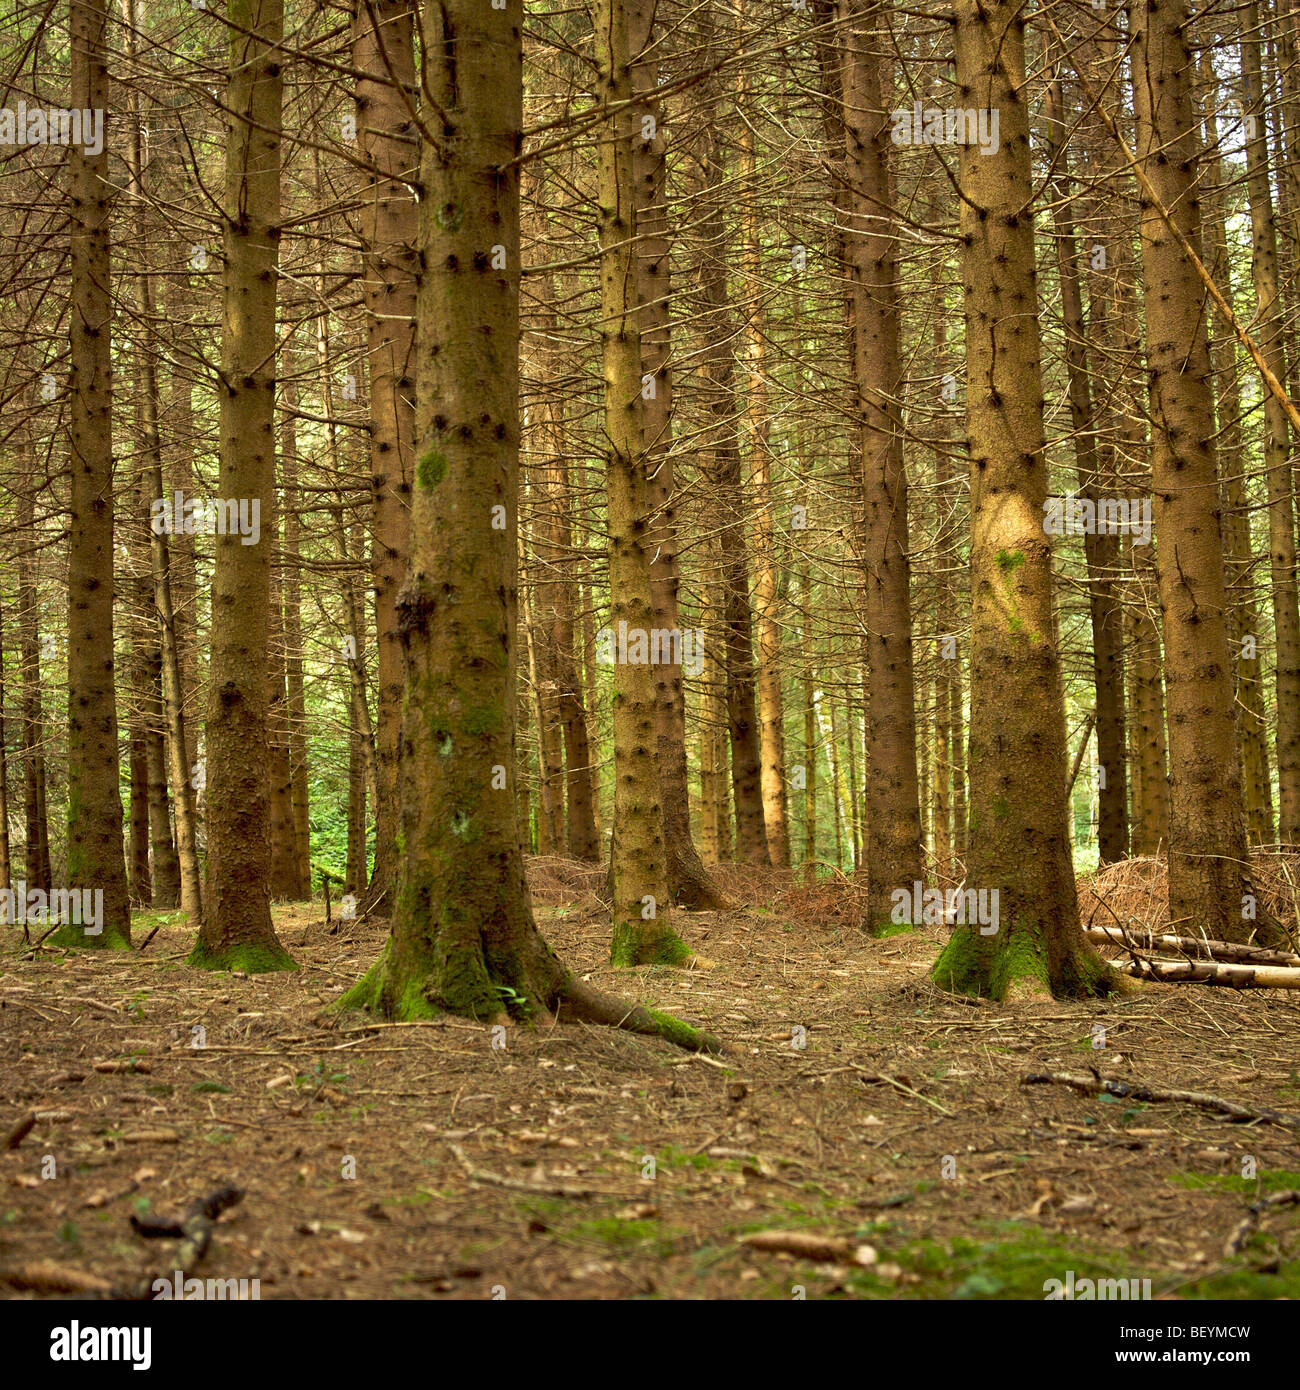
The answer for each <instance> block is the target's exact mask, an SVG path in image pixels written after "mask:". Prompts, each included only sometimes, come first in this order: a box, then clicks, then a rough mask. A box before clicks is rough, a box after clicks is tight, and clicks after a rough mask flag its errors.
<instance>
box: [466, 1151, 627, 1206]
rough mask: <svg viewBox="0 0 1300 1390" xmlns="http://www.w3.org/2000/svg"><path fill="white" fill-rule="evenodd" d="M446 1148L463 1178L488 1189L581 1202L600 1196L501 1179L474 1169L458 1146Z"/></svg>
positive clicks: (586, 1190)
mask: <svg viewBox="0 0 1300 1390" xmlns="http://www.w3.org/2000/svg"><path fill="white" fill-rule="evenodd" d="M447 1147H448V1148H449V1149H450V1150H451V1151H452V1153H453V1154H454V1155H455V1158H456V1162H457V1163H459V1164H460V1166H461V1167H462V1168H463V1169H464V1170H465V1176H466V1177H467V1178H469V1179H470V1181H471V1182H481V1183H486V1184H487V1185H488V1186H489V1187H504V1188H505V1189H506V1190H507V1191H509V1192H531V1193H533V1195H534V1196H538V1197H573V1198H577V1199H580V1200H581V1199H585V1198H589V1197H595V1196H597V1195H602V1194H597V1193H595V1192H593V1191H592V1190H591V1189H590V1188H588V1187H572V1186H570V1184H568V1183H564V1182H551V1183H540V1182H524V1181H522V1180H521V1179H519V1178H507V1177H503V1176H502V1175H501V1174H500V1173H489V1172H488V1171H487V1170H486V1169H483V1168H475V1167H474V1165H473V1164H472V1163H471V1162H470V1161H469V1159H468V1158H467V1157H466V1155H465V1150H464V1149H462V1148H461V1146H460V1145H459V1144H452V1143H450V1142H449V1143H448V1144H447ZM606 1195H607V1194H606Z"/></svg>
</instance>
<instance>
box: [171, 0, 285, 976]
mask: <svg viewBox="0 0 1300 1390" xmlns="http://www.w3.org/2000/svg"><path fill="white" fill-rule="evenodd" d="M229 16H230V20H231V24H232V27H231V30H230V68H229V79H228V82H227V88H226V102H227V106H228V107H229V110H230V116H229V124H228V126H227V131H226V183H225V206H224V209H223V224H224V250H225V274H224V284H223V299H224V308H223V316H222V342H221V420H220V431H221V442H220V449H221V473H220V483H219V487H220V496H221V497H222V498H224V499H242V500H244V501H246V502H247V503H248V504H249V507H250V514H251V507H252V504H253V503H254V502H255V503H256V504H257V506H258V510H259V515H260V524H259V530H260V535H259V538H258V540H257V542H256V544H249V545H245V544H244V543H243V542H244V540H245V539H246V537H243V536H241V535H239V534H237V533H236V534H226V535H218V536H217V537H216V538H215V539H216V569H215V573H214V575H213V580H212V637H211V651H212V657H211V666H210V684H209V693H208V720H207V778H208V891H207V894H206V899H207V901H206V903H205V907H206V912H205V915H204V921H203V926H202V929H201V930H200V932H199V939H198V942H197V944H196V946H195V948H194V951H193V953H192V954H191V956H190V963H191V964H192V965H197V966H201V967H204V968H206V969H212V970H248V971H267V970H283V969H292V968H293V961H292V960H291V959H290V957H289V955H288V953H287V952H286V951H285V949H284V948H283V946H281V944H280V942H279V939H278V938H277V937H276V934H275V928H274V926H273V925H272V923H271V899H270V886H271V880H270V871H271V833H270V824H271V811H270V800H271V795H270V791H271V789H270V778H269V776H268V768H267V762H268V759H267V746H268V743H267V657H266V653H267V647H268V644H269V641H270V605H271V548H272V537H273V536H274V535H275V531H276V527H275V506H276V501H275V361H276V316H275V306H276V287H277V281H278V267H279V246H280V227H279V221H280V119H281V97H282V92H283V77H282V64H283V62H284V55H283V53H282V52H281V51H280V49H279V47H278V45H279V44H280V42H281V40H282V39H283V36H284V12H283V8H282V3H281V0H231V4H230V9H229Z"/></svg>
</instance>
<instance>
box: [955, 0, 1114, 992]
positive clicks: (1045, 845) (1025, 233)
mask: <svg viewBox="0 0 1300 1390" xmlns="http://www.w3.org/2000/svg"><path fill="white" fill-rule="evenodd" d="M1021 14H1022V11H1021V10H1020V8H1019V7H1018V6H1017V5H1015V4H1013V3H1009V0H1000V2H999V3H996V4H987V3H984V4H981V3H980V0H958V4H957V10H956V15H957V29H956V46H957V87H958V90H959V91H961V92H962V93H963V95H964V97H965V101H966V102H967V103H969V104H970V105H971V106H974V107H976V108H983V109H987V110H988V111H989V112H990V113H996V115H997V118H998V123H999V142H998V145H997V148H996V150H990V149H986V148H984V147H981V146H979V145H977V144H973V143H972V144H967V145H964V146H963V147H962V149H961V173H960V186H961V193H962V207H961V232H962V238H963V256H962V278H963V281H964V285H965V310H966V426H967V441H968V449H969V453H970V490H971V545H970V554H971V588H972V595H973V598H972V635H971V677H970V681H971V724H970V849H969V853H968V856H967V864H966V886H967V888H968V889H971V888H974V889H976V891H979V890H985V891H988V892H990V893H991V892H992V891H993V890H996V891H997V893H998V898H997V899H996V900H993V899H990V900H989V901H990V903H991V902H992V901H996V902H997V904H998V920H997V922H996V923H995V924H994V926H995V930H994V931H992V932H991V933H987V934H985V933H983V932H981V930H980V928H979V926H978V925H975V924H971V923H970V922H969V920H968V922H967V924H966V925H964V926H963V925H958V926H957V927H956V929H955V930H954V933H953V935H952V937H951V939H950V940H949V943H948V945H947V946H946V947H945V949H944V951H943V952H942V954H941V955H940V957H939V959H938V961H937V962H936V964H935V967H934V977H935V979H936V980H937V981H938V982H939V983H940V984H941V985H944V986H945V987H947V988H950V989H956V990H960V991H964V992H966V993H972V994H982V995H991V996H992V997H994V998H998V999H1001V998H1005V997H1007V996H1008V995H1009V994H1010V995H1012V996H1013V997H1014V996H1016V995H1019V994H1021V993H1028V994H1031V995H1032V994H1040V993H1042V992H1044V991H1045V990H1050V992H1051V994H1052V995H1053V996H1056V997H1080V996H1088V995H1096V994H1102V993H1105V992H1107V991H1108V989H1109V988H1110V980H1111V976H1110V972H1109V971H1108V970H1107V969H1106V967H1105V965H1104V964H1103V963H1102V961H1101V959H1100V957H1099V956H1098V955H1097V954H1096V952H1095V951H1094V950H1093V949H1092V948H1091V947H1090V946H1088V944H1087V942H1086V941H1085V939H1084V936H1083V933H1082V931H1081V929H1080V926H1079V909H1078V902H1077V899H1076V896H1075V885H1074V868H1073V865H1072V863H1071V860H1070V855H1069V847H1068V843H1067V830H1066V812H1067V808H1066V798H1065V779H1066V749H1065V708H1064V696H1063V689H1062V683H1061V662H1060V652H1059V636H1058V632H1057V623H1056V615H1055V612H1054V609H1053V598H1052V568H1051V547H1050V544H1049V542H1048V538H1047V536H1046V534H1045V533H1044V528H1043V522H1044V516H1045V508H1044V501H1045V499H1046V497H1047V458H1046V448H1045V440H1044V434H1043V420H1042V400H1043V392H1042V381H1041V348H1040V343H1039V332H1038V294H1037V275H1036V271H1035V264H1034V229H1033V216H1032V180H1031V173H1030V152H1029V131H1028V110H1027V102H1026V100H1025V96H1026V93H1025V91H1024V88H1025V70H1024V21H1023V19H1022V18H1021ZM1009 693H1010V698H1008V695H1009Z"/></svg>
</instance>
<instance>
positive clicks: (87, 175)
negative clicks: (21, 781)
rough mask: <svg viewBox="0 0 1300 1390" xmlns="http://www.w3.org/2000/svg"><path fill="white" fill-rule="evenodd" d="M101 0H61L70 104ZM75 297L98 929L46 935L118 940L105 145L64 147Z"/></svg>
mask: <svg viewBox="0 0 1300 1390" xmlns="http://www.w3.org/2000/svg"><path fill="white" fill-rule="evenodd" d="M106 25H107V13H106V6H105V4H104V3H103V0H69V27H70V32H71V39H72V98H71V100H72V105H73V107H74V108H76V109H79V110H98V111H103V110H105V109H107V107H108V105H109V100H108V97H109V87H108V70H107V67H106V52H105V30H106ZM68 166H69V170H70V178H71V222H72V226H71V253H72V254H71V275H72V307H71V312H70V314H69V316H68V317H69V336H70V338H71V372H70V374H69V379H68V387H69V393H70V397H71V407H70V416H71V429H70V441H69V442H70V445H71V449H70V461H69V467H70V471H71V483H70V509H71V523H70V527H69V538H68V883H67V886H68V887H69V888H73V889H78V888H79V889H83V890H90V891H92V892H93V891H95V890H100V891H102V892H103V895H104V896H103V910H102V916H101V920H100V923H99V926H100V930H99V931H98V932H97V933H96V934H93V935H87V934H86V932H85V931H84V926H85V924H84V923H83V924H80V925H78V924H74V923H70V922H69V923H64V924H63V925H62V926H61V927H60V928H59V930H58V931H57V932H56V933H55V934H54V940H55V942H57V943H59V944H62V945H69V946H96V947H108V948H117V949H127V948H129V947H130V945H131V909H130V902H129V898H128V892H127V878H126V860H125V858H124V855H123V850H122V797H121V793H120V791H119V789H118V748H117V695H116V692H115V690H114V685H113V419H112V417H113V398H112V331H113V329H112V324H113V306H112V285H111V281H110V265H109V231H108V229H109V207H110V202H111V192H112V185H111V183H110V181H109V172H108V150H107V147H105V148H104V149H102V150H101V151H100V152H99V153H98V154H96V155H90V154H87V153H85V151H84V150H83V149H82V148H81V147H80V146H77V145H74V146H72V148H71V149H70V150H69V152H68Z"/></svg>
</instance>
